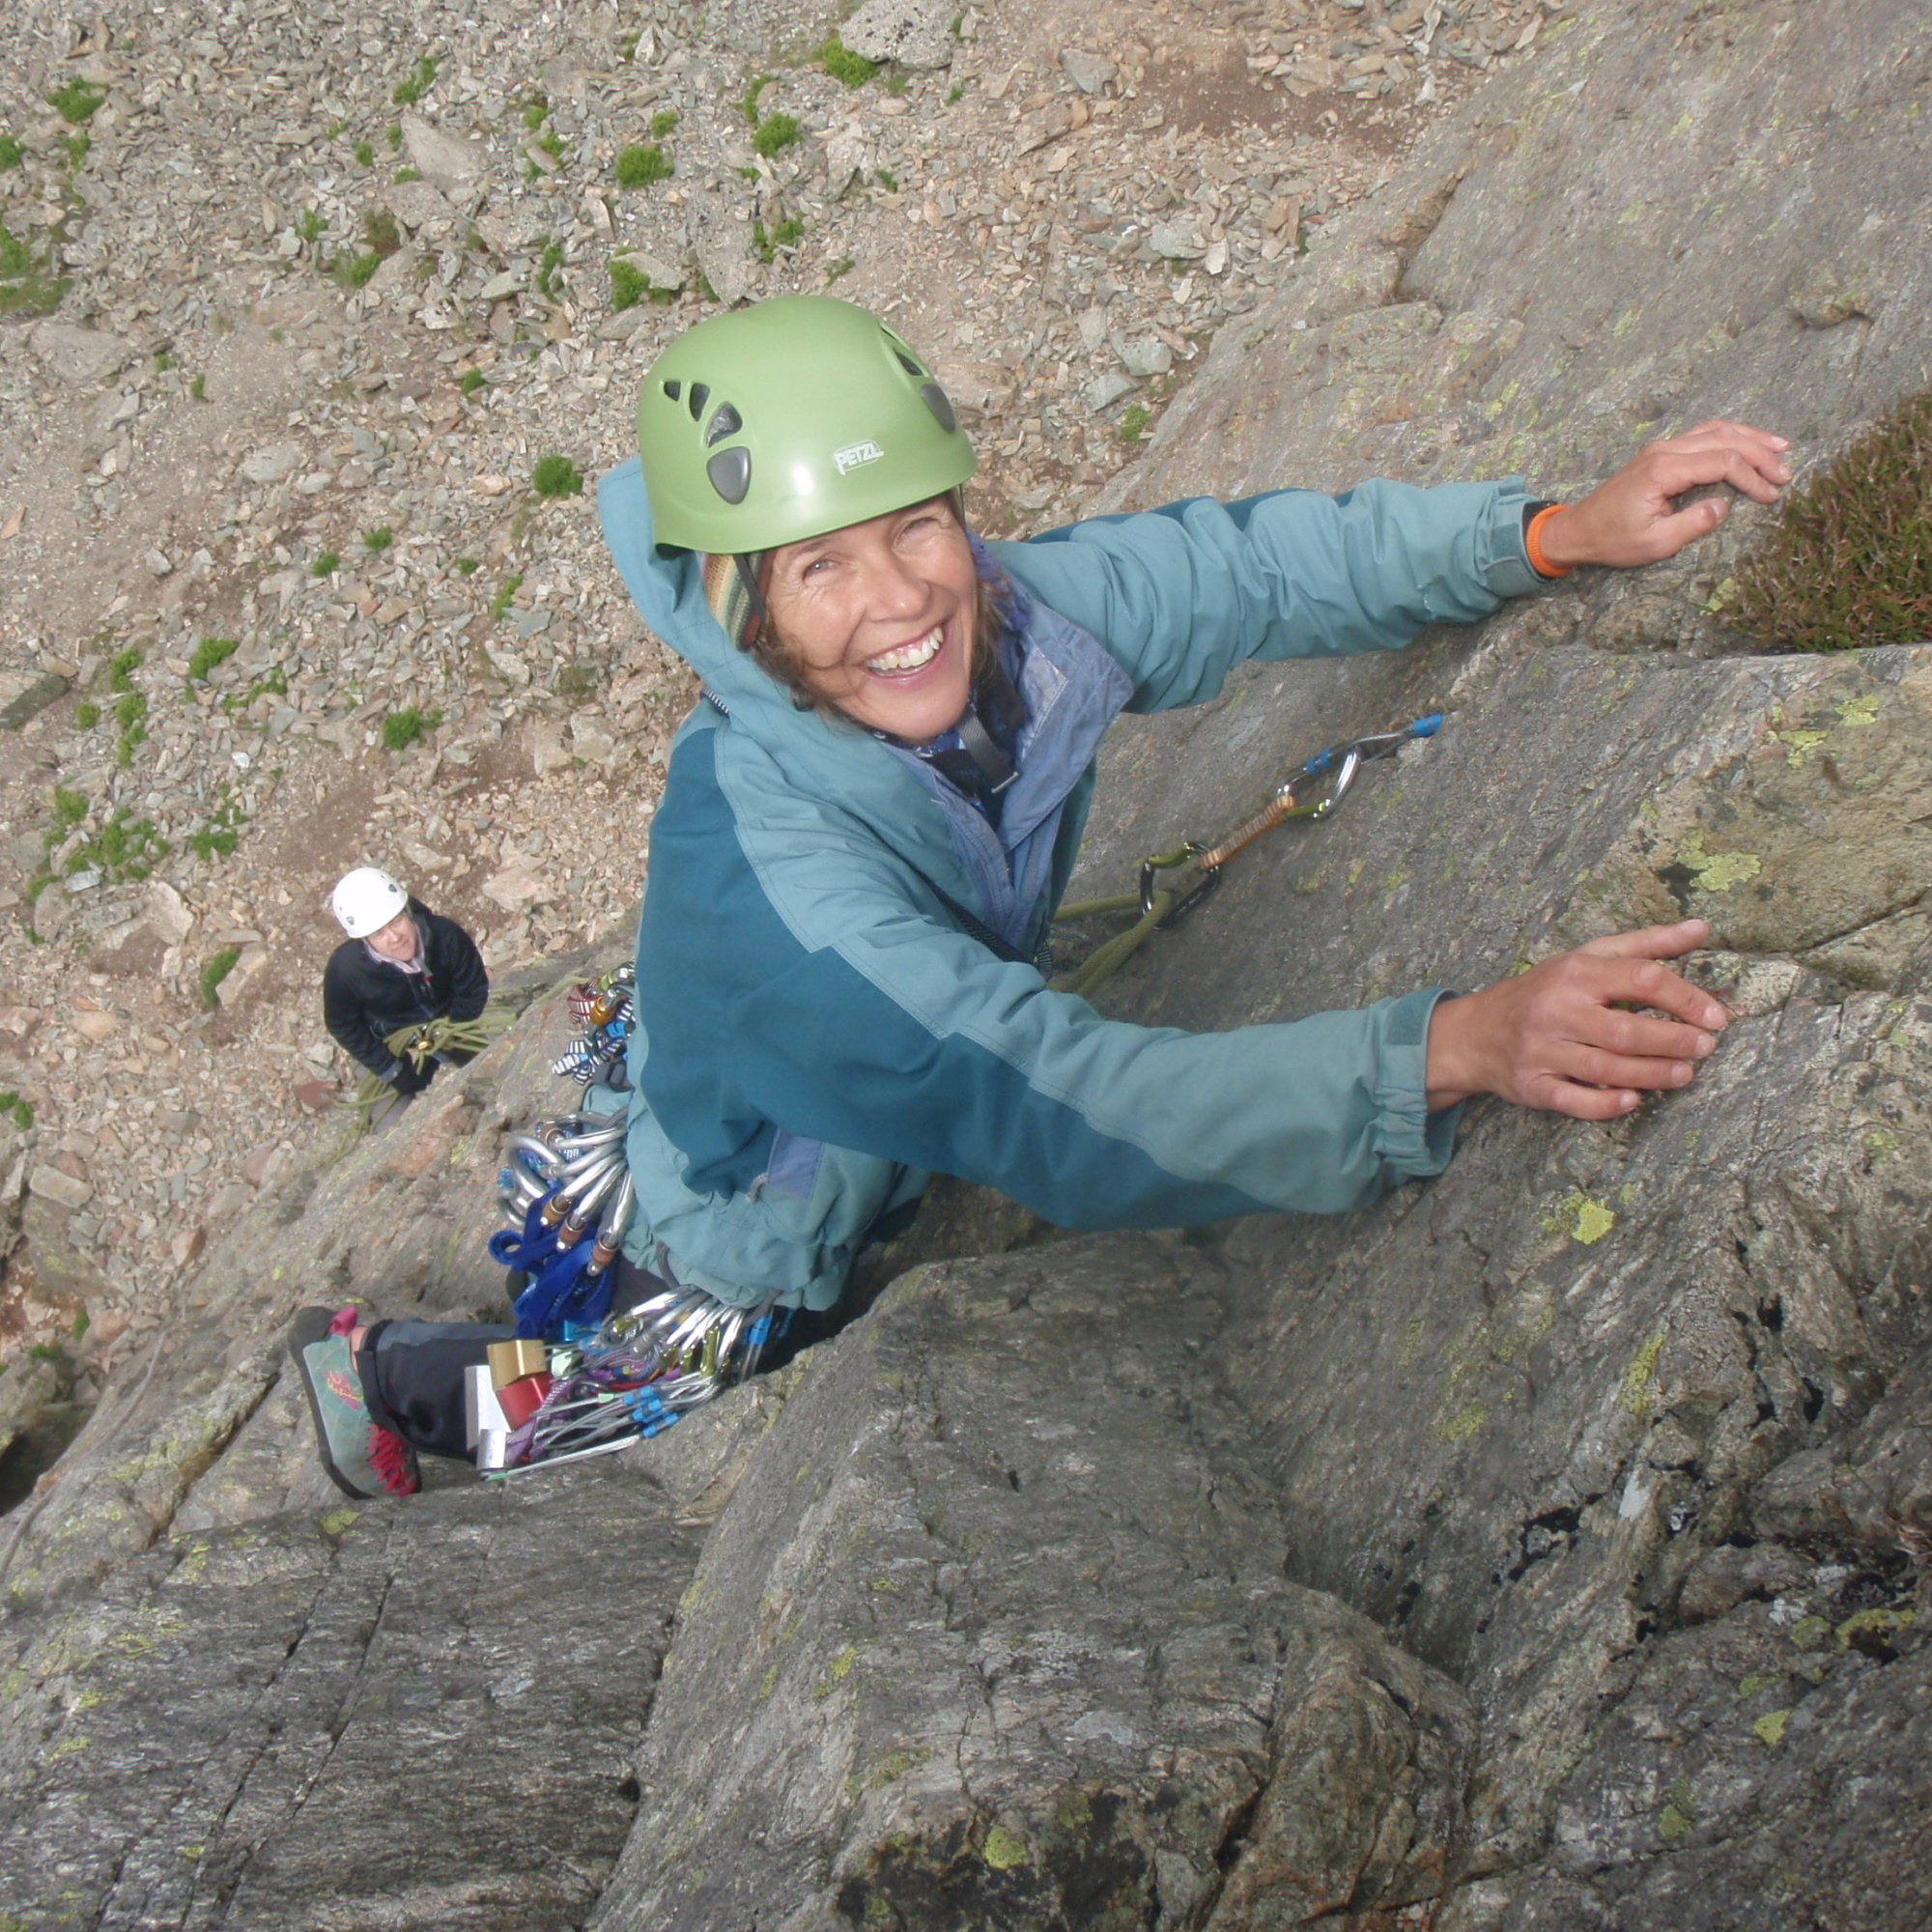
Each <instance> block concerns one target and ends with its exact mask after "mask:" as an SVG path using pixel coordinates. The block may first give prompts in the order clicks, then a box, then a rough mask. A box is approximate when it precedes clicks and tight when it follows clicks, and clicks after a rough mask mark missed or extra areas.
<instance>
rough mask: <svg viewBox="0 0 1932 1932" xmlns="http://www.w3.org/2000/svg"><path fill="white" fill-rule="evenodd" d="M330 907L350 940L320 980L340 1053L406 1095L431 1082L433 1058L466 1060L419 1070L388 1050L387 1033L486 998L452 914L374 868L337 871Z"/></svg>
mask: <svg viewBox="0 0 1932 1932" xmlns="http://www.w3.org/2000/svg"><path fill="white" fill-rule="evenodd" d="M329 905H330V908H331V910H332V911H333V912H334V914H335V917H336V920H337V921H338V923H340V924H341V927H342V929H343V931H344V932H346V933H347V934H348V935H349V937H348V938H347V939H346V940H344V941H343V943H342V944H341V945H340V946H338V947H337V948H336V949H335V951H334V952H331V953H330V954H329V956H328V966H327V970H326V971H325V972H324V974H323V976H322V1016H323V1021H324V1023H325V1024H326V1025H327V1028H328V1031H329V1034H330V1036H331V1037H333V1039H334V1040H335V1043H336V1044H337V1045H338V1046H340V1047H341V1048H342V1050H343V1051H344V1052H345V1053H347V1054H350V1055H351V1056H352V1057H354V1058H355V1059H356V1060H358V1061H360V1062H361V1064H362V1065H364V1066H366V1067H367V1068H368V1069H369V1071H370V1072H371V1073H373V1074H374V1075H375V1076H376V1078H377V1079H378V1080H381V1081H383V1082H384V1083H385V1084H386V1085H387V1086H389V1087H392V1088H394V1090H395V1091H396V1093H397V1094H399V1095H401V1096H402V1098H403V1099H404V1100H405V1101H408V1100H410V1099H412V1098H413V1097H414V1096H415V1095H416V1094H420V1093H421V1092H422V1090H423V1089H424V1088H425V1087H427V1086H428V1085H429V1083H430V1082H431V1081H432V1080H434V1079H435V1078H436V1069H437V1066H438V1064H439V1061H440V1062H441V1063H442V1064H445V1065H462V1064H463V1062H464V1061H466V1060H468V1059H469V1057H470V1056H469V1054H467V1053H465V1054H458V1053H445V1054H441V1055H439V1056H436V1057H434V1058H431V1059H429V1060H426V1061H425V1062H424V1063H423V1065H422V1067H421V1068H420V1070H418V1069H417V1068H416V1067H415V1066H413V1065H411V1064H410V1062H409V1061H408V1060H406V1059H403V1058H401V1057H400V1056H398V1055H397V1054H395V1053H392V1052H391V1051H390V1049H389V1045H388V1039H389V1036H390V1035H392V1034H393V1033H395V1032H396V1031H397V1029H398V1028H401V1027H413V1026H421V1025H423V1024H424V1023H425V1022H426V1021H429V1020H437V1019H450V1020H473V1019H474V1018H475V1017H476V1016H477V1015H478V1014H479V1013H480V1012H482V1010H483V1008H484V1004H485V1002H486V1001H488V999H489V997H490V976H489V974H488V973H487V972H486V971H485V970H484V966H483V955H482V954H481V953H480V952H477V950H476V942H475V941H474V940H473V939H471V938H470V936H469V934H468V933H467V932H465V931H464V929H463V928H462V927H461V926H460V925H458V924H457V923H456V922H455V921H454V920H453V919H443V918H442V917H441V916H440V915H439V914H437V913H433V912H431V911H430V909H429V908H428V907H427V906H426V905H424V904H423V903H422V901H421V900H420V899H414V898H412V897H411V896H410V895H409V893H408V892H407V891H406V890H405V889H404V888H403V887H402V886H400V885H398V884H397V883H396V881H395V880H394V879H392V878H391V877H390V876H389V875H388V873H387V872H383V871H378V870H377V868H376V867H373V866H358V867H356V868H355V870H354V871H353V872H348V873H345V874H344V875H343V877H342V879H341V880H340V881H339V882H338V884H337V885H336V888H335V891H334V893H333V894H332V895H330V899H329ZM399 1111H400V1110H398V1109H394V1108H392V1109H391V1112H390V1115H389V1118H390V1119H394V1118H396V1116H397V1114H398V1113H399Z"/></svg>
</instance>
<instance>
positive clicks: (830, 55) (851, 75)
mask: <svg viewBox="0 0 1932 1932" xmlns="http://www.w3.org/2000/svg"><path fill="white" fill-rule="evenodd" d="M818 59H819V64H820V65H821V66H822V67H823V68H824V69H825V71H826V72H827V73H829V74H830V75H831V76H832V78H833V79H834V80H838V81H843V82H844V83H845V85H846V86H847V87H864V86H865V84H866V83H867V81H868V80H870V79H871V77H872V76H873V75H874V74H875V73H877V72H878V71H879V65H878V63H877V62H876V61H868V60H867V58H866V56H865V55H864V54H855V53H854V52H853V51H852V49H851V48H850V47H848V46H847V45H846V44H845V43H844V42H843V41H841V40H840V39H839V38H838V35H837V34H834V35H833V36H832V38H831V39H830V40H829V41H827V42H826V43H825V44H824V45H823V46H822V47H820V48H819V50H818Z"/></svg>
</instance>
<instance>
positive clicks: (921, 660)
mask: <svg viewBox="0 0 1932 1932" xmlns="http://www.w3.org/2000/svg"><path fill="white" fill-rule="evenodd" d="M945 641H946V626H945V625H944V624H935V625H934V626H933V627H932V629H931V630H929V631H928V632H927V633H926V634H925V636H924V637H923V638H915V639H913V640H912V642H911V643H909V644H901V645H899V646H898V648H897V649H896V650H891V651H881V652H880V653H879V655H878V656H877V657H875V658H868V659H867V663H866V668H867V670H868V671H870V672H872V673H873V675H874V676H877V677H895V676H899V675H902V674H903V673H904V672H906V671H909V670H923V669H924V668H925V667H926V666H927V665H929V664H930V663H931V662H932V661H933V659H934V658H936V657H937V656H938V655H939V647H940V645H941V644H943V643H944V642H945Z"/></svg>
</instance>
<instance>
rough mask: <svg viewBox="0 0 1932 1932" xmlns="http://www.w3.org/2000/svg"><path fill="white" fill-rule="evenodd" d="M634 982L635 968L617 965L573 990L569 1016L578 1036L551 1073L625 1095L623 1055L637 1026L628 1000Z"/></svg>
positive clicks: (626, 1080)
mask: <svg viewBox="0 0 1932 1932" xmlns="http://www.w3.org/2000/svg"><path fill="white" fill-rule="evenodd" d="M637 982H638V976H637V970H636V968H634V967H631V966H618V967H614V968H612V969H611V971H610V972H609V973H606V974H604V975H603V976H602V978H600V979H598V980H584V981H582V982H581V983H580V984H579V985H577V986H576V987H575V988H573V989H572V992H571V995H570V1017H571V1018H572V1020H574V1021H575V1022H576V1023H577V1025H579V1026H580V1027H582V1029H583V1031H582V1033H581V1034H580V1035H579V1036H578V1037H577V1038H575V1039H574V1040H572V1041H571V1042H570V1044H569V1046H567V1047H566V1048H565V1049H564V1051H563V1052H562V1054H561V1055H560V1056H559V1057H558V1058H557V1059H555V1060H553V1061H552V1062H551V1064H550V1070H551V1071H552V1072H553V1073H554V1074H556V1075H557V1077H558V1078H559V1079H562V1078H565V1077H568V1078H569V1079H572V1080H575V1081H577V1082H578V1083H579V1084H580V1085H582V1086H584V1087H590V1086H593V1085H599V1084H601V1085H603V1086H606V1087H611V1088H613V1089H615V1090H616V1091H617V1092H618V1093H624V1092H627V1091H628V1090H629V1088H630V1084H631V1082H630V1078H629V1076H628V1075H627V1074H626V1073H625V1071H624V1053H625V1049H626V1047H627V1045H628V1043H629V1041H630V1037H631V1035H632V1033H633V1032H634V1031H635V1030H636V1028H637V1023H638V1009H637V1002H636V1001H635V1000H634V999H633V997H632V991H633V989H634V988H635V987H636V985H637Z"/></svg>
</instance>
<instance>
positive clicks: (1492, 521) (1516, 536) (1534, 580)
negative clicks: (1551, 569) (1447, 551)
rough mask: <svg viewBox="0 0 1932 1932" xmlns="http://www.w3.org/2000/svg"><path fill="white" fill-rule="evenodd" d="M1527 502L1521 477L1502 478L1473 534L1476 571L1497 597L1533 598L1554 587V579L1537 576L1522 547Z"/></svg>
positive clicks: (1526, 493) (1526, 552)
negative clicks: (1524, 512) (1523, 515)
mask: <svg viewBox="0 0 1932 1932" xmlns="http://www.w3.org/2000/svg"><path fill="white" fill-rule="evenodd" d="M1528 502H1529V492H1528V490H1527V488H1526V487H1525V486H1524V483H1523V480H1522V478H1521V477H1520V476H1506V477H1505V478H1504V479H1503V480H1502V482H1500V483H1498V484H1497V485H1496V487H1495V492H1494V494H1493V495H1492V497H1491V498H1490V502H1489V506H1488V508H1487V509H1486V510H1485V511H1484V513H1483V521H1482V524H1481V526H1480V527H1479V528H1478V529H1477V532H1476V568H1477V569H1478V571H1480V572H1481V574H1482V579H1483V582H1485V583H1486V584H1488V585H1489V587H1490V588H1491V590H1492V591H1493V592H1494V593H1495V594H1496V595H1497V596H1498V597H1536V596H1540V595H1541V594H1542V593H1543V592H1544V591H1546V590H1554V589H1555V588H1556V585H1557V582H1558V580H1557V579H1555V578H1553V577H1543V576H1539V575H1538V573H1537V570H1536V567H1535V565H1533V564H1532V563H1531V562H1530V560H1529V552H1528V551H1527V550H1526V549H1525V548H1524V547H1523V541H1522V513H1523V510H1524V508H1525V506H1526V505H1527V504H1528Z"/></svg>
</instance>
